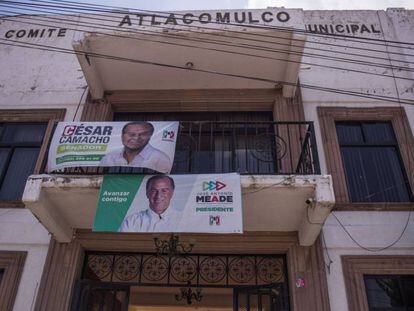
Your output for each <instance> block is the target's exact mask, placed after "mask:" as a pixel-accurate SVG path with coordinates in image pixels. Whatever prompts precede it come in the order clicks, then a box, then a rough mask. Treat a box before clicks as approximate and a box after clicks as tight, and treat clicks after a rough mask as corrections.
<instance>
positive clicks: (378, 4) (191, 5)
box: [74, 0, 414, 10]
mask: <svg viewBox="0 0 414 311" xmlns="http://www.w3.org/2000/svg"><path fill="white" fill-rule="evenodd" d="M74 1H76V0H74ZM77 1H79V2H80V1H82V2H87V3H94V4H102V5H113V6H121V7H125V8H136V9H144V10H198V9H199V10H203V9H204V10H214V9H247V8H249V9H260V8H266V7H268V6H274V7H285V8H303V9H305V10H318V9H319V10H346V9H348V10H355V9H371V10H380V9H386V8H396V7H404V8H406V9H414V0H346V1H344V0H341V1H338V0H208V1H206V0H77Z"/></svg>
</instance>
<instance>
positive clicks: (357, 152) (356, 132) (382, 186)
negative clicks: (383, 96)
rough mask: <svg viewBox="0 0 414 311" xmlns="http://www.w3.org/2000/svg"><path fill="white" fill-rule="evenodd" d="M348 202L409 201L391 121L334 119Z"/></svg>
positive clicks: (409, 197)
mask: <svg viewBox="0 0 414 311" xmlns="http://www.w3.org/2000/svg"><path fill="white" fill-rule="evenodd" d="M336 131H337V135H338V143H339V147H340V150H341V156H342V163H343V166H344V170H345V177H346V181H347V186H348V195H349V199H350V201H351V202H408V201H411V196H410V190H409V189H410V188H409V182H408V179H407V176H406V174H405V171H404V168H403V163H402V159H401V155H400V151H399V148H398V142H397V140H396V137H395V134H394V131H393V127H392V124H391V123H390V122H336Z"/></svg>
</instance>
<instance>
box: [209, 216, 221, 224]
mask: <svg viewBox="0 0 414 311" xmlns="http://www.w3.org/2000/svg"><path fill="white" fill-rule="evenodd" d="M209 223H210V226H212V225H216V226H220V216H210V222H209Z"/></svg>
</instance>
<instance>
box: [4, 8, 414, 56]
mask: <svg viewBox="0 0 414 311" xmlns="http://www.w3.org/2000/svg"><path fill="white" fill-rule="evenodd" d="M3 1H5V0H3ZM30 1H31V2H35V3H36V2H38V3H48V4H54V7H59V6H58V5H56V3H58V4H62V3H65V4H66V5H70V6H72V7H74V6H75V7H77V8H87V9H88V10H90V11H93V9H96V8H100V9H101V10H103V9H102V8H105V7H108V8H111V10H108V9H106V10H103V12H113V9H117V10H119V9H121V10H128V12H127V13H136V12H138V13H141V12H150V13H151V14H164V15H169V14H174V15H176V16H182V17H184V14H180V13H179V12H166V11H153V10H143V9H140V10H139V9H134V8H121V7H115V6H105V5H100V4H99V5H98V4H91V3H82V2H76V1H65V0H51V1H46V0H30ZM5 2H14V1H5ZM26 4H29V3H26ZM91 8H93V9H91ZM98 12H99V11H98ZM194 17H196V16H194ZM192 21H198V20H192ZM210 23H212V24H218V25H222V23H220V22H217V21H215V22H214V21H210ZM226 25H231V26H239V27H248V28H256V29H257V28H269V29H272V30H275V29H276V30H282V31H287V32H289V33H292V32H293V33H301V34H303V33H305V34H309V35H312V36H317V37H323V38H326V37H335V39H338V38H340V39H342V40H346V41H351V42H357V43H361V41H358V40H355V39H361V40H368V41H375V42H383V43H384V42H387V43H396V44H406V45H413V46H414V42H401V41H391V40H384V39H374V38H366V37H357V36H348V35H342V34H329V33H327V34H322V33H315V32H311V31H307V30H303V29H298V28H291V27H282V26H269V25H266V24H255V25H251V24H234V23H226ZM394 47H397V48H400V47H399V46H394ZM408 49H410V48H408ZM412 49H414V48H412Z"/></svg>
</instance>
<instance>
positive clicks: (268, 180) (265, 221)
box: [23, 121, 334, 245]
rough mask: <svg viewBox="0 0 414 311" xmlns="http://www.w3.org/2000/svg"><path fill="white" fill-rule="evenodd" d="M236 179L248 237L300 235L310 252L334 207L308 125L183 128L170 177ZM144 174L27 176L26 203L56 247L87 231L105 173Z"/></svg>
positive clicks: (88, 171) (97, 171)
mask: <svg viewBox="0 0 414 311" xmlns="http://www.w3.org/2000/svg"><path fill="white" fill-rule="evenodd" d="M227 172H239V173H240V174H241V175H242V178H241V181H242V195H243V227H244V230H245V231H285V232H286V231H297V232H298V234H299V241H300V243H301V245H312V244H313V243H314V241H315V239H316V237H317V236H318V234H319V232H320V229H321V227H322V224H323V222H324V221H325V219H326V217H327V216H328V215H329V212H330V209H331V208H332V206H333V203H334V195H333V190H332V183H331V178H330V176H322V175H320V168H319V160H318V153H317V148H316V142H315V135H314V129H313V124H312V122H204V121H202V122H194V121H191V122H180V130H179V135H178V139H177V147H176V155H175V160H174V165H173V170H172V172H171V174H208V173H227ZM132 173H138V174H153V173H156V172H152V171H149V170H146V169H136V168H121V167H114V168H96V167H80V168H70V169H65V170H62V171H56V172H53V173H52V174H41V175H32V176H30V177H29V180H28V182H27V185H26V189H25V192H24V195H23V201H24V202H25V204H26V206H27V207H28V208H29V209H30V210H31V211H32V212H33V213H34V214H35V215H36V216H37V217H38V219H39V220H40V221H41V222H42V223H43V224H44V226H45V227H46V228H47V229H48V230H49V231H50V232H52V233H53V234H54V236H55V238H56V239H57V240H58V241H60V242H69V241H70V240H71V237H72V232H73V229H76V228H79V229H90V228H92V224H93V219H94V215H95V211H96V206H97V199H98V192H99V188H100V185H101V183H102V179H103V177H102V175H103V174H132Z"/></svg>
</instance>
